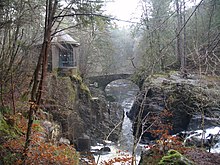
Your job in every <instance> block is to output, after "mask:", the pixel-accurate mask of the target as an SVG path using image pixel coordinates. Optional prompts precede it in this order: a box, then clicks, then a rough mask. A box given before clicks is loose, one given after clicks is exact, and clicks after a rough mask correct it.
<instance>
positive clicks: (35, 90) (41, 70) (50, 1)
mask: <svg viewBox="0 0 220 165" xmlns="http://www.w3.org/2000/svg"><path fill="white" fill-rule="evenodd" d="M57 4H58V0H47V1H46V15H45V31H44V41H43V45H42V48H41V53H40V55H39V58H38V63H37V66H36V69H35V72H34V76H33V80H32V82H33V86H32V91H31V101H30V109H29V114H28V128H27V133H26V141H25V147H24V156H23V164H25V160H26V158H27V152H28V147H29V146H30V141H31V129H32V124H33V113H34V112H35V111H37V110H38V107H39V104H40V101H41V97H42V90H43V85H44V81H45V79H46V72H47V61H48V54H49V49H50V44H51V30H52V26H53V21H54V20H53V17H54V14H55V11H56V8H57ZM40 75H41V77H40V81H39V80H38V79H39V76H40ZM38 81H39V82H38Z"/></svg>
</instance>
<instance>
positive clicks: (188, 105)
mask: <svg viewBox="0 0 220 165" xmlns="http://www.w3.org/2000/svg"><path fill="white" fill-rule="evenodd" d="M189 77H193V76H189ZM194 77H196V76H194ZM216 81H217V80H216V79H214V82H213V81H211V79H205V78H204V79H197V78H190V79H186V78H182V76H181V74H179V73H178V72H174V73H169V74H161V75H153V76H149V77H148V78H147V79H146V80H145V83H144V86H143V89H142V91H141V92H139V94H138V95H137V98H136V100H135V102H134V104H133V106H132V108H131V110H130V112H129V113H127V116H128V117H129V118H130V119H131V120H132V121H133V130H134V135H140V134H141V131H142V128H143V125H142V124H141V125H140V127H138V123H139V124H140V122H138V121H139V120H138V116H140V118H141V121H142V122H143V119H144V120H145V125H144V129H148V131H147V132H145V133H144V135H143V137H144V138H145V139H147V138H148V140H154V139H156V138H158V136H156V137H155V136H153V135H152V133H151V131H152V130H161V129H164V130H165V129H167V130H168V131H169V133H170V134H176V133H178V132H181V131H186V130H188V126H189V123H190V122H191V121H192V120H191V119H192V117H193V116H195V115H202V114H204V115H205V117H211V116H212V118H213V112H214V111H213V110H215V111H217V112H219V109H220V100H219V98H220V97H219V92H218V91H219V88H218V86H217V87H216V88H210V84H212V83H216ZM217 82H218V81H217ZM164 110H166V111H168V112H169V113H171V115H167V116H164V115H163V113H164ZM217 112H216V113H214V114H215V116H218V117H216V118H219V113H217ZM151 114H152V116H150V115H151ZM155 116H156V117H155ZM146 117H147V118H146ZM155 121H158V122H155ZM212 121H213V120H212ZM152 123H155V124H152ZM169 124H171V125H172V128H168V127H165V126H167V125H169ZM205 124H206V123H205ZM200 125H201V124H200ZM149 127H150V129H149ZM161 127H162V128H161ZM137 130H139V132H138V133H136V132H137Z"/></svg>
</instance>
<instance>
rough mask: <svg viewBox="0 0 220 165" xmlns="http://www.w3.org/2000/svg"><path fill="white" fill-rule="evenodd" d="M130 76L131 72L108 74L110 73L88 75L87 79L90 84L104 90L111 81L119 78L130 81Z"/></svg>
mask: <svg viewBox="0 0 220 165" xmlns="http://www.w3.org/2000/svg"><path fill="white" fill-rule="evenodd" d="M131 77H132V74H110V75H101V76H93V77H88V78H87V79H88V81H89V84H90V85H94V86H96V87H98V88H100V89H102V90H103V91H104V90H105V88H106V86H107V85H108V84H110V83H111V82H113V81H116V80H120V79H126V80H130V81H132V79H131ZM133 83H134V82H133ZM136 85H138V84H136Z"/></svg>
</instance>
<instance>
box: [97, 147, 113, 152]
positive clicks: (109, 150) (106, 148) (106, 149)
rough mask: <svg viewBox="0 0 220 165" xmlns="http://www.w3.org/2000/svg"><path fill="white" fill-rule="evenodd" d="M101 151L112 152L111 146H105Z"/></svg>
mask: <svg viewBox="0 0 220 165" xmlns="http://www.w3.org/2000/svg"><path fill="white" fill-rule="evenodd" d="M99 151H100V152H111V149H110V148H109V147H103V148H101V149H100V150H99Z"/></svg>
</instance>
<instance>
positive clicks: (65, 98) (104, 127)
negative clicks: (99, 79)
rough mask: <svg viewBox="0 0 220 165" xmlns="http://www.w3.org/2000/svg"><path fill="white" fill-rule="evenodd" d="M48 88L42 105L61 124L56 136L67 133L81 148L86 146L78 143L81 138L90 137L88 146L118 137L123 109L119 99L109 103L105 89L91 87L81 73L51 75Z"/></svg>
mask: <svg viewBox="0 0 220 165" xmlns="http://www.w3.org/2000/svg"><path fill="white" fill-rule="evenodd" d="M46 89H47V95H46V96H45V98H44V104H43V105H44V107H43V109H44V110H45V111H46V112H48V113H50V114H52V118H53V121H55V122H56V123H58V124H59V125H60V127H61V129H60V133H59V135H58V136H57V139H59V138H61V137H64V138H66V139H68V140H69V141H70V143H71V144H75V145H76V147H78V149H79V150H84V148H81V149H80V146H77V145H78V143H79V140H80V139H84V140H85V139H87V142H86V143H90V144H88V145H89V146H90V145H91V144H92V145H95V144H96V143H97V142H99V143H100V142H102V141H103V140H111V141H117V140H118V138H119V133H120V131H121V125H119V126H118V127H117V128H115V127H116V125H117V124H118V123H120V122H121V121H122V120H123V117H124V114H123V110H120V109H121V107H120V105H118V104H117V103H108V102H107V101H106V99H105V95H104V92H103V91H101V90H99V89H97V88H93V87H91V88H90V89H89V88H88V87H87V86H86V85H85V84H84V83H83V81H82V79H81V77H80V76H79V75H78V76H70V77H69V76H65V77H59V76H54V75H51V76H50V77H48V85H47V88H46ZM58 89H59V90H58ZM113 129H114V131H113V132H112V130H113ZM89 146H88V147H87V148H85V150H89ZM81 147H83V146H81Z"/></svg>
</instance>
